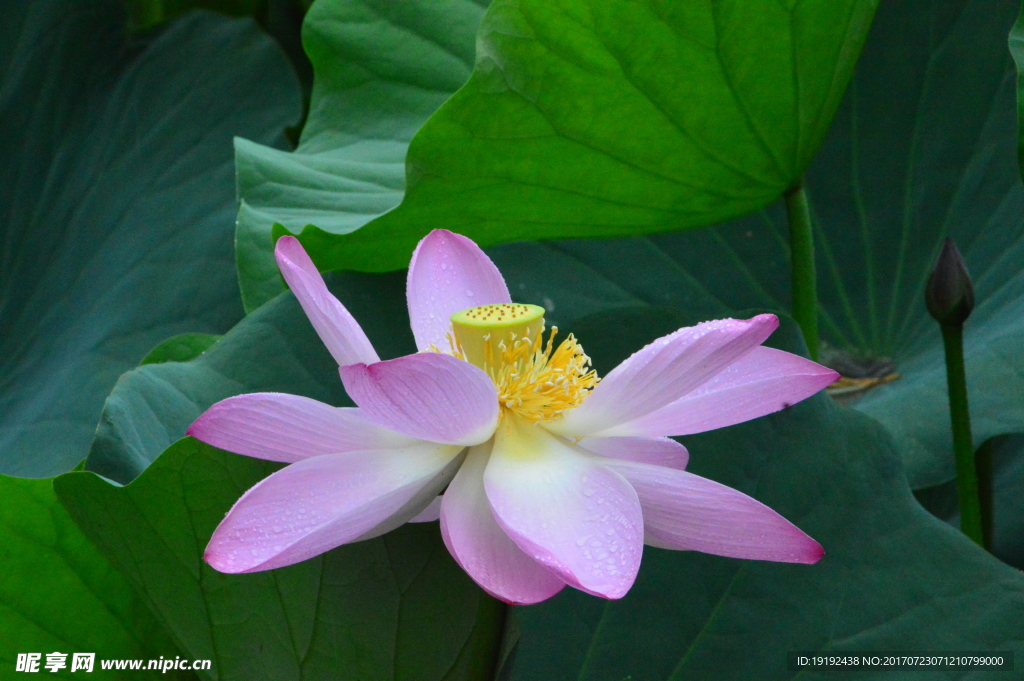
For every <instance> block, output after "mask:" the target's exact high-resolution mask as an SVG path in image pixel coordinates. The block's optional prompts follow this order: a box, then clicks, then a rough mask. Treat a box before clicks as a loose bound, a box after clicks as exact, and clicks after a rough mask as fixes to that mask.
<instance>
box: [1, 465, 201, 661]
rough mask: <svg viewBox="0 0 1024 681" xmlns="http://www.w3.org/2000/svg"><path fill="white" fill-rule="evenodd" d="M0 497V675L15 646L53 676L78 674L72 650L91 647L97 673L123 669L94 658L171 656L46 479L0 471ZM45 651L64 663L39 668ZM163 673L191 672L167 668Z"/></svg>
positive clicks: (142, 607) (162, 636) (167, 641)
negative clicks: (36, 655) (105, 666)
mask: <svg viewBox="0 0 1024 681" xmlns="http://www.w3.org/2000/svg"><path fill="white" fill-rule="evenodd" d="M0 498H2V499H3V503H2V504H0V536H2V537H3V541H0V564H2V565H3V570H4V578H3V579H0V640H3V642H4V643H3V647H2V649H0V668H2V669H3V670H4V675H7V674H10V673H13V670H14V669H15V665H16V662H17V655H18V653H33V652H34V653H40V654H41V655H42V657H41V659H40V665H39V666H40V669H41V671H42V673H44V674H46V675H47V676H48V677H49V678H55V679H76V678H80V677H81V675H82V673H85V672H81V671H76V672H71V661H72V654H73V653H95V654H96V659H95V660H94V662H93V672H94V673H96V675H97V677H98V678H103V679H109V678H128V677H129V676H130V675H131V674H113V673H110V672H103V671H102V670H101V663H100V661H101V660H119V659H133V660H134V659H147V660H148V659H157V658H159V657H161V656H162V657H164V658H170V659H174V658H175V656H176V655H179V654H180V651H179V650H178V648H177V646H175V644H174V642H173V640H172V639H171V638H169V637H168V636H167V634H166V633H165V632H164V630H163V629H162V628H161V626H160V624H159V623H158V622H157V620H156V619H155V618H154V617H153V615H152V614H150V611H149V609H148V608H147V607H146V604H145V603H144V602H143V601H142V600H141V599H140V598H138V597H137V596H136V595H135V591H134V590H133V588H132V586H131V584H130V583H129V582H128V580H126V579H125V578H124V577H123V576H122V575H121V573H120V572H119V571H118V570H116V569H115V568H114V566H113V565H111V564H110V562H109V561H108V560H107V559H106V558H105V557H104V556H103V554H102V553H101V552H100V551H99V550H98V549H97V548H96V547H95V546H93V545H92V543H91V542H90V541H89V539H88V538H86V536H85V535H84V534H83V533H82V531H81V530H79V529H78V526H77V525H75V523H74V521H72V520H71V518H70V517H69V516H68V514H67V512H66V511H65V510H64V508H63V507H62V506H61V505H60V502H59V501H58V500H57V496H56V495H55V494H54V492H53V483H52V481H51V480H26V479H22V478H12V477H8V476H6V475H0ZM52 652H62V653H64V654H65V655H67V658H65V663H66V667H65V668H64V669H60V670H57V671H54V672H50V671H49V670H45V669H43V668H42V667H43V665H44V664H45V663H46V653H52ZM51 674H52V675H51ZM135 675H136V676H137V672H136V673H135ZM16 676H17V675H16ZM167 678H171V679H183V680H184V679H195V678H196V677H195V675H194V674H192V673H191V672H189V673H187V674H186V673H183V672H178V671H173V672H171V673H170V675H169V676H168V677H167Z"/></svg>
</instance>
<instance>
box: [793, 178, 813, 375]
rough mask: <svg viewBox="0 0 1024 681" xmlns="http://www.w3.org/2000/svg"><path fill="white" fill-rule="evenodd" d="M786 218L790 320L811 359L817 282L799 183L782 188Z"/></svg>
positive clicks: (808, 214) (804, 199)
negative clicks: (791, 299)
mask: <svg viewBox="0 0 1024 681" xmlns="http://www.w3.org/2000/svg"><path fill="white" fill-rule="evenodd" d="M785 199H786V215H787V216H788V218H789V250H790V266H791V267H792V274H791V275H790V287H791V289H792V291H793V319H795V320H796V323H797V324H799V325H800V330H801V331H803V333H804V341H806V342H807V350H808V352H809V353H810V355H811V359H814V360H816V359H818V284H817V275H816V273H815V270H814V234H813V233H812V232H811V212H810V209H809V208H808V206H807V194H805V193H804V188H803V183H802V182H801V183H799V184H797V185H796V186H795V187H793V188H792V189H790V190H788V191H786V193H785Z"/></svg>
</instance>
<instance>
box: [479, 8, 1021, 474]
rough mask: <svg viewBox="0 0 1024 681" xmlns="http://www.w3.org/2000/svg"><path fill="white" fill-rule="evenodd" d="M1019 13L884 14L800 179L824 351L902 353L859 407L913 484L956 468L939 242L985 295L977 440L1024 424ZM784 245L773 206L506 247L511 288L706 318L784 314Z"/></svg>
mask: <svg viewBox="0 0 1024 681" xmlns="http://www.w3.org/2000/svg"><path fill="white" fill-rule="evenodd" d="M1017 9H1018V5H1017V3H1014V2H1011V1H1010V0H1005V1H1000V2H986V1H983V0H961V1H958V2H946V1H945V0H943V1H938V0H936V1H934V2H930V1H924V0H922V1H920V2H916V3H883V5H882V7H881V8H880V9H879V12H878V14H877V16H876V17H875V21H874V23H873V25H872V29H871V35H870V36H869V39H868V42H867V45H866V47H865V49H864V52H863V54H862V56H861V60H860V63H859V64H858V66H857V72H856V75H855V77H854V79H853V81H851V84H850V87H849V90H848V94H847V98H846V100H845V101H844V103H843V106H842V107H841V108H840V110H839V113H838V114H837V116H836V121H835V123H834V125H833V128H832V131H831V133H830V135H829V137H828V138H827V139H826V141H825V143H824V145H823V146H822V149H821V153H820V154H819V158H818V159H817V161H816V162H815V163H814V165H813V166H812V167H811V169H810V171H809V172H808V174H807V191H808V194H809V197H810V202H811V207H812V211H813V215H814V221H815V236H816V239H817V245H818V262H817V268H818V277H819V279H818V292H819V296H820V302H821V304H820V319H821V324H822V328H821V335H822V337H823V338H824V339H825V340H826V341H827V342H828V343H829V345H830V347H829V348H826V349H825V352H823V355H822V356H823V357H828V356H830V355H831V356H832V360H835V361H838V360H843V365H845V366H851V365H853V367H854V368H855V369H856V368H857V366H856V365H858V364H864V365H870V364H872V362H873V359H874V358H879V357H890V358H894V360H895V363H896V371H897V372H898V373H899V374H901V375H902V378H901V379H899V380H897V381H894V382H892V383H889V384H886V385H883V386H881V387H879V388H878V389H877V390H875V391H873V392H870V393H868V394H867V395H866V396H863V397H862V398H861V399H859V400H858V401H856V402H854V406H855V408H857V409H860V410H861V411H864V412H865V413H868V414H870V415H871V416H874V417H875V418H877V419H878V420H879V421H881V422H882V423H883V424H885V426H886V427H887V428H888V429H889V430H890V431H891V432H892V433H893V435H894V436H896V438H897V441H898V442H899V444H900V449H901V450H902V451H903V453H904V457H905V463H906V466H907V473H908V476H909V477H910V481H911V484H912V485H913V486H914V487H915V488H917V487H925V486H930V485H934V484H938V483H941V482H944V481H946V480H949V479H951V478H952V477H953V474H954V471H953V457H952V444H951V438H950V431H949V412H948V406H947V398H946V385H945V381H946V378H945V365H944V362H943V354H942V344H941V336H940V333H939V329H938V325H937V324H936V323H935V322H934V321H933V320H932V319H931V317H929V315H928V313H927V311H926V309H925V305H924V294H923V289H924V283H925V281H926V280H927V277H928V274H929V272H930V269H931V267H932V265H933V263H934V260H935V257H936V256H937V254H938V251H939V248H940V247H941V245H942V241H943V239H944V238H945V236H946V235H952V236H953V237H954V238H955V239H956V240H957V242H958V244H959V245H960V248H961V250H962V251H963V253H964V256H965V257H966V259H967V263H968V266H969V268H970V270H971V272H972V274H973V276H974V283H975V288H976V291H977V300H978V304H977V308H976V309H975V310H974V313H973V314H972V316H971V318H970V319H969V320H968V322H967V325H966V327H965V352H966V361H967V375H968V388H969V391H970V406H971V412H972V416H973V426H974V435H975V442H976V443H981V442H983V441H984V440H986V439H988V438H990V437H993V436H996V435H1000V434H1004V433H1013V432H1020V431H1024V189H1022V187H1021V181H1020V178H1019V176H1018V172H1017V166H1016V160H1015V156H1014V149H1015V143H1014V140H1015V135H1016V119H1015V110H1014V92H1015V89H1014V83H1015V75H1014V70H1013V65H1012V62H1011V60H1010V57H1009V54H1008V53H1007V49H1006V43H1005V39H1004V36H1005V35H1006V32H1007V31H1008V30H1009V27H1010V24H1011V23H1012V22H1013V18H1014V15H1015V12H1016V11H1017ZM787 242H788V239H787V226H786V221H785V213H784V210H783V208H782V207H781V206H778V205H776V206H774V207H772V208H771V209H769V210H766V211H763V212H761V213H758V214H755V215H752V216H750V217H748V218H745V219H742V220H738V221H734V222H732V223H729V224H726V225H722V226H720V227H716V228H714V229H708V230H699V231H691V232H686V233H678V234H671V235H657V236H652V237H649V238H646V239H633V240H613V241H610V242H595V241H579V242H565V243H558V244H552V245H550V246H538V245H522V244H520V245H510V246H503V247H499V248H497V249H496V253H497V254H499V260H500V261H501V264H502V265H503V266H504V267H505V268H506V269H507V268H508V267H510V266H512V265H513V263H516V262H519V261H522V262H524V263H530V264H525V265H524V266H523V267H524V268H525V270H524V271H528V276H525V277H523V278H522V279H521V281H519V282H518V283H517V284H516V285H517V286H521V287H523V291H527V290H529V291H535V292H539V291H546V293H545V294H544V295H547V296H548V297H550V298H551V299H552V300H553V301H554V300H555V299H557V298H559V297H566V296H568V297H570V298H572V299H574V300H575V299H578V298H580V297H581V296H582V297H586V296H596V298H597V299H599V300H608V301H612V300H614V301H617V302H616V303H615V304H629V302H630V300H633V301H636V300H637V299H639V300H642V301H644V302H647V303H650V304H654V305H669V306H674V307H678V308H680V309H683V310H687V312H688V318H691V319H694V318H695V319H699V318H701V317H704V318H710V317H714V316H722V315H724V314H728V313H729V311H730V310H742V309H745V308H750V307H755V306H756V307H766V308H771V309H782V310H786V309H788V308H789V297H790V293H789V284H788V281H789V252H788V246H787ZM527 251H529V252H530V253H531V254H530V255H527ZM535 251H540V252H541V253H534V252H535ZM503 253H508V256H503V255H501V254H503ZM580 268H583V269H586V270H588V272H587V273H586V274H584V275H580V278H579V281H590V282H597V281H600V282H601V283H600V286H601V287H602V288H601V292H600V293H591V292H588V291H587V290H585V289H584V290H582V291H580V290H576V289H574V288H573V287H572V286H571V284H570V285H568V286H567V285H566V281H567V277H569V278H570V279H571V278H573V277H575V275H569V274H567V273H572V272H575V271H576V270H579V269H580ZM577 289H578V287H577ZM535 295H536V294H535ZM555 308H556V314H559V313H560V311H561V310H563V309H564V308H565V305H559V304H558V303H556V304H555ZM840 352H842V353H847V354H849V355H851V356H850V357H847V358H845V359H844V358H843V357H842V356H841V355H840V354H839V353H840Z"/></svg>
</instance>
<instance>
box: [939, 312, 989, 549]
mask: <svg viewBox="0 0 1024 681" xmlns="http://www.w3.org/2000/svg"><path fill="white" fill-rule="evenodd" d="M940 326H941V328H942V344H943V346H944V347H945V349H946V383H947V386H948V388H949V418H950V421H951V422H952V425H953V453H954V454H955V456H956V490H957V500H958V502H959V504H960V530H961V531H962V532H963V533H964V534H966V535H967V536H968V537H970V538H971V539H973V540H974V542H975V543H976V544H978V546H981V547H984V546H985V538H984V537H985V533H984V531H983V529H982V523H981V501H980V499H979V497H978V472H977V470H976V468H975V466H974V444H973V443H972V440H971V415H970V411H969V409H968V406H967V375H966V373H965V372H964V327H963V325H962V324H941V325H940Z"/></svg>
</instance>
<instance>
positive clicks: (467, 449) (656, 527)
mask: <svg viewBox="0 0 1024 681" xmlns="http://www.w3.org/2000/svg"><path fill="white" fill-rule="evenodd" d="M276 256H277V262H278V265H279V266H280V268H281V272H282V274H283V275H284V278H285V280H286V281H287V282H288V285H289V286H290V287H291V289H292V291H293V292H294V294H295V296H296V297H297V298H298V300H299V302H300V303H301V305H302V308H303V309H304V310H305V312H306V314H307V315H308V316H309V319H310V321H311V322H312V324H313V327H314V328H315V329H316V331H317V333H318V334H319V335H320V338H321V339H323V341H324V343H325V344H326V346H327V348H328V349H329V350H330V352H331V354H332V355H333V356H334V358H335V359H336V360H337V362H338V364H339V365H340V367H341V369H340V373H341V380H342V382H343V383H344V385H345V389H346V391H347V392H348V394H349V396H350V397H351V398H352V400H353V401H355V403H356V404H357V405H359V406H358V408H336V407H331V406H329V405H326V404H323V403H321V402H317V401H315V400H311V399H308V398H305V397H297V396H294V395H285V394H277V393H257V394H251V395H239V396H237V397H232V398H229V399H226V400H223V401H222V402H219V403H217V404H215V405H214V406H212V407H211V408H210V409H209V410H207V411H206V413H204V414H203V415H202V416H201V417H199V418H198V419H197V420H196V421H195V423H193V424H192V426H191V427H190V428H189V430H188V434H189V435H192V436H193V437H196V438H198V439H199V440H202V441H203V442H206V443H208V444H211V445H213V446H215V447H220V448H222V449H227V450H229V451H232V452H237V453H239V454H244V455H247V456H254V457H258V458H261V459H270V460H272V461H284V462H287V463H290V464H291V465H290V466H287V467H286V468H284V469H282V470H280V471H278V472H277V473H274V474H273V475H271V476H270V477H268V478H267V479H265V480H263V481H262V482H260V483H259V484H257V485H256V486H255V487H253V488H252V489H250V490H249V491H248V492H246V493H245V495H244V496H243V497H242V498H241V499H239V500H238V502H237V503H236V504H235V505H234V507H233V508H232V509H231V511H230V512H229V513H228V514H227V517H225V518H224V521H223V522H221V524H220V526H219V527H218V528H217V530H216V531H215V532H214V534H213V537H212V538H211V539H210V544H209V546H208V547H207V550H206V555H205V558H206V561H207V562H208V563H209V564H210V565H212V566H213V567H214V568H216V569H217V570H220V571H222V572H231V573H237V572H254V571H258V570H269V569H271V568H277V567H281V566H284V565H290V564H292V563H296V562H298V561H301V560H305V559H307V558H311V557H313V556H315V555H318V554H320V553H323V552H324V551H327V550H329V549H332V548H334V547H336V546H339V545H341V544H345V543H348V542H354V541H359V540H361V539H367V538H370V537H375V536H378V535H381V534H383V533H385V532H388V531H390V530H392V529H394V528H396V527H398V526H399V525H401V524H403V523H405V522H408V521H410V520H417V521H423V520H436V519H437V518H438V517H440V521H441V533H442V536H443V538H444V542H445V545H446V546H447V547H448V550H449V551H450V552H451V554H452V556H453V557H454V558H455V560H456V561H458V563H459V565H461V566H462V567H463V569H465V570H466V572H467V573H469V575H470V576H471V577H472V578H473V579H474V580H475V581H476V582H477V583H478V584H479V585H480V586H481V587H483V588H484V589H485V590H486V591H488V592H489V593H491V594H493V595H494V596H496V597H498V598H500V599H502V600H504V601H507V602H510V603H519V604H525V603H536V602H538V601H543V600H545V599H547V598H550V597H551V596H553V595H554V594H556V593H557V592H558V591H560V590H561V589H562V587H564V586H565V585H566V584H569V585H570V586H573V587H575V588H577V589H581V590H583V591H586V592H587V593H591V594H595V595H598V596H603V597H605V598H620V597H622V596H623V595H625V593H626V592H627V591H628V590H629V588H630V586H631V585H632V584H633V581H634V579H635V578H636V574H637V570H638V569H639V566H640V556H641V553H642V551H643V545H644V544H645V543H646V544H649V545H651V546H658V547H664V548H670V549H689V550H696V551H703V552H705V553H714V554H718V555H722V556H732V557H736V558H751V559H757V560H772V561H784V562H795V563H814V562H816V561H817V560H819V559H820V558H821V556H822V555H823V554H824V551H823V549H822V547H821V545H820V544H818V543H817V542H816V541H814V540H813V539H811V538H810V537H809V536H807V535H806V534H804V533H803V532H802V531H801V530H799V529H798V528H797V527H796V526H794V525H793V524H792V523H790V522H789V521H787V520H786V519H784V518H783V517H782V516H780V515H779V514H778V513H776V512H775V511H773V510H771V509H770V508H768V507H767V506H765V505H763V504H761V503H760V502H758V501H755V500H754V499H752V498H750V497H748V496H746V495H745V494H741V493H740V492H737V491H736V490H734V489H731V488H729V487H726V486H724V485H720V484H718V483H717V482H713V481H711V480H707V479H705V478H701V477H699V476H696V475H693V474H691V473H687V472H686V471H685V470H684V469H685V467H686V463H687V458H688V454H687V451H686V449H685V448H684V447H683V446H682V445H680V444H679V443H677V442H675V441H674V440H670V439H668V437H667V436H671V435H686V434H689V433H699V432H702V431H706V430H711V429H713V428H721V427H723V426H728V425H731V424H734V423H739V422H741V421H746V420H749V419H752V418H756V417H758V416H762V415H764V414H768V413H771V412H775V411H778V410H779V409H782V408H783V407H785V406H787V405H789V404H793V403H795V402H798V401H800V400H803V399H804V398H806V397H808V396H810V395H813V394H814V393H816V392H818V391H819V390H821V389H822V388H824V387H825V386H826V385H828V384H829V383H831V382H832V381H833V380H834V379H835V378H836V377H837V375H836V373H835V372H833V371H831V370H830V369H826V368H825V367H822V366H819V365H818V364H815V363H813V362H810V361H808V360H806V359H803V358H801V357H797V356H795V355H792V354H789V353H786V352H781V351H779V350H773V349H770V348H765V347H761V343H762V342H763V341H764V340H765V339H766V338H767V337H768V336H769V335H770V334H771V333H772V331H774V330H775V328H776V327H777V326H778V319H777V318H776V317H775V316H774V315H767V314H766V315H759V316H757V317H754V318H753V319H749V320H745V321H744V320H735V319H722V320H718V321H711V322H705V323H703V324H698V325H697V326H694V327H689V328H683V329H679V330H678V331H676V332H675V333H672V334H669V335H668V336H665V337H664V338H660V339H658V340H656V341H654V342H653V343H651V344H650V345H648V346H647V347H645V348H643V349H642V350H640V351H638V352H637V353H636V354H634V355H633V356H632V357H630V358H629V359H627V360H626V361H624V362H623V363H622V364H620V365H619V366H618V367H616V368H615V369H614V370H612V371H611V372H610V373H609V374H608V375H607V376H605V377H604V378H603V379H601V380H600V381H599V380H598V377H597V375H596V374H595V373H594V372H593V371H592V370H591V369H590V366H589V364H590V360H589V358H588V357H587V356H586V355H585V354H584V353H583V350H582V348H581V347H580V346H579V344H578V343H577V342H576V341H575V339H573V337H572V336H571V335H570V336H568V337H567V338H566V339H565V340H563V341H562V342H561V343H560V344H557V345H556V344H555V342H554V330H553V331H552V332H551V333H550V334H549V335H548V337H547V340H546V341H545V339H544V336H545V333H544V319H543V312H544V310H543V308H539V307H536V306H533V305H519V304H513V303H512V301H511V298H510V297H509V293H508V289H507V288H506V286H505V282H504V280H503V279H502V277H501V274H500V273H499V272H498V270H497V268H496V267H495V266H494V263H492V262H491V261H490V259H488V258H487V256H486V255H485V254H484V253H483V251H481V250H480V249H479V248H478V247H477V245H476V244H474V243H473V242H472V241H470V240H469V239H467V238H465V237H463V236H460V235H457V234H453V233H451V232H448V231H445V230H435V231H434V232H431V233H430V234H429V235H428V236H427V237H426V238H424V239H423V241H421V242H420V244H419V246H418V247H417V248H416V252H415V253H414V254H413V257H412V262H411V263H410V265H409V278H408V302H409V317H410V319H411V322H412V330H413V334H414V335H415V338H416V345H417V347H418V348H419V349H420V351H421V352H419V353H417V354H414V355H408V356H406V357H399V358H398V359H392V360H386V361H381V360H380V358H379V357H378V356H377V354H376V352H374V349H373V346H372V345H371V344H370V341H369V340H368V339H367V337H366V335H365V334H364V333H363V330H362V329H361V328H360V327H359V324H358V323H356V321H355V319H353V318H352V315H351V314H349V312H348V310H346V309H345V307H344V306H343V305H342V304H341V303H340V302H339V301H338V300H337V299H336V298H335V297H334V296H333V295H331V294H330V293H329V292H328V290H327V287H326V286H325V285H324V282H323V279H322V278H321V277H320V274H319V273H318V272H317V269H316V267H315V266H314V265H313V263H312V261H311V260H310V259H309V256H308V255H307V254H306V252H305V251H304V250H303V249H302V246H301V245H300V244H299V242H298V241H297V240H296V239H294V238H292V237H283V238H282V239H280V240H279V241H278V242H277V248H276ZM441 493H443V497H440V498H439V496H438V495H440V494H441Z"/></svg>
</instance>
